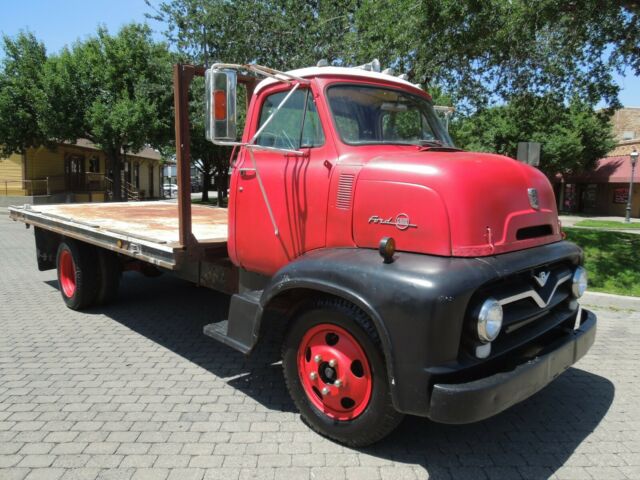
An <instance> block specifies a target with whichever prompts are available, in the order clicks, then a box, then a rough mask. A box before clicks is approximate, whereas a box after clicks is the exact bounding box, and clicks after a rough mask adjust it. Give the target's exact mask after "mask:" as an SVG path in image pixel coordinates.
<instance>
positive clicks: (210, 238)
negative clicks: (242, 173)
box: [33, 202, 228, 243]
mask: <svg viewBox="0 0 640 480" xmlns="http://www.w3.org/2000/svg"><path fill="white" fill-rule="evenodd" d="M33 210H34V211H40V212H42V213H45V214H46V213H48V214H52V215H56V216H59V217H64V218H66V219H68V220H70V221H74V220H75V221H79V222H82V223H85V224H91V225H92V226H95V227H96V228H100V229H104V230H113V231H114V232H115V231H117V232H118V233H124V234H129V235H131V236H141V237H145V238H148V239H154V240H156V241H158V242H163V243H164V242H166V243H175V242H177V241H178V204H177V203H172V202H123V203H81V204H62V205H42V206H40V205H38V206H34V207H33ZM191 212H192V223H193V234H194V236H195V237H196V239H197V240H198V242H201V243H223V242H226V241H227V238H228V234H227V229H228V220H227V219H228V211H227V209H226V208H217V207H208V206H204V205H192V206H191Z"/></svg>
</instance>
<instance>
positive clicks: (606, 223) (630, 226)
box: [575, 220, 640, 230]
mask: <svg viewBox="0 0 640 480" xmlns="http://www.w3.org/2000/svg"><path fill="white" fill-rule="evenodd" d="M575 226H576V227H592V228H608V229H610V230H636V229H638V230H640V222H637V221H636V222H633V223H624V222H614V221H612V220H580V221H579V222H578V223H576V224H575Z"/></svg>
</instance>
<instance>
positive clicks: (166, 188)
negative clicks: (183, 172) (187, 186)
mask: <svg viewBox="0 0 640 480" xmlns="http://www.w3.org/2000/svg"><path fill="white" fill-rule="evenodd" d="M162 191H163V192H164V196H165V197H176V196H177V195H178V186H177V185H174V184H173V183H165V184H164V185H163V186H162Z"/></svg>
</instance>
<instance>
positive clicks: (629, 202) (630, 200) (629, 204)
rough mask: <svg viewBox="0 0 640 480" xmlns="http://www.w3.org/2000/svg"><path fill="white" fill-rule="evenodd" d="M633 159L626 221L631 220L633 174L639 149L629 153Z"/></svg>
mask: <svg viewBox="0 0 640 480" xmlns="http://www.w3.org/2000/svg"><path fill="white" fill-rule="evenodd" d="M629 157H630V159H631V179H630V180H629V196H628V198H627V215H626V216H625V218H624V221H625V222H626V223H629V222H631V202H632V200H633V174H634V173H635V170H636V163H637V162H638V151H637V150H636V149H635V147H634V148H633V152H631V154H630V155H629Z"/></svg>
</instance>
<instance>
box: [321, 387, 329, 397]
mask: <svg viewBox="0 0 640 480" xmlns="http://www.w3.org/2000/svg"><path fill="white" fill-rule="evenodd" d="M322 394H323V395H329V388H328V387H324V388H323V389H322Z"/></svg>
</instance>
